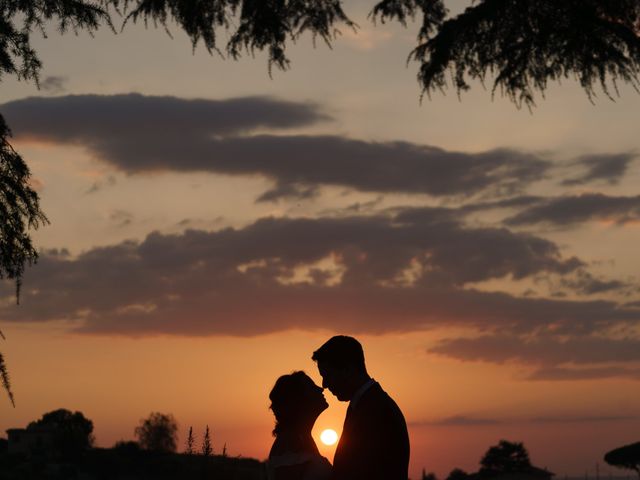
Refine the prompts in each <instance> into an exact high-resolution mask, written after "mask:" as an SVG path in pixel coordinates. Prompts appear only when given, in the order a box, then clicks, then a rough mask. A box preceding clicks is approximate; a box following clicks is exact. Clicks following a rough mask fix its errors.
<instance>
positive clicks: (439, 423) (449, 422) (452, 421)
mask: <svg viewBox="0 0 640 480" xmlns="http://www.w3.org/2000/svg"><path fill="white" fill-rule="evenodd" d="M503 423H505V422H504V421H503V420H498V419H495V418H479V417H467V416H464V415H456V416H453V417H447V418H442V419H437V420H432V421H422V422H420V421H418V422H410V423H409V425H410V426H411V427H416V426H418V427H421V426H425V425H429V426H434V427H483V426H488V425H501V424H503Z"/></svg>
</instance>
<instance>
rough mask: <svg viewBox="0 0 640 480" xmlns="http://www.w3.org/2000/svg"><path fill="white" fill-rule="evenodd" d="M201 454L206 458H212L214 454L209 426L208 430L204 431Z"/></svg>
mask: <svg viewBox="0 0 640 480" xmlns="http://www.w3.org/2000/svg"><path fill="white" fill-rule="evenodd" d="M201 452H202V455H204V456H205V457H210V456H211V454H212V453H213V447H212V446H211V437H210V435H209V425H207V429H206V430H205V431H204V437H202V449H201Z"/></svg>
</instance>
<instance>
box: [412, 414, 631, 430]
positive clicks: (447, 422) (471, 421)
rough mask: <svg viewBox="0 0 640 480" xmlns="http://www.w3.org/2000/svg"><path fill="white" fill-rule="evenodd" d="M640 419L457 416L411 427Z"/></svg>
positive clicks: (414, 424)
mask: <svg viewBox="0 0 640 480" xmlns="http://www.w3.org/2000/svg"><path fill="white" fill-rule="evenodd" d="M639 418H640V417H637V416H633V415H584V416H569V415H560V414H559V415H555V416H545V417H533V418H481V417H467V416H464V415H456V416H453V417H447V418H442V419H436V420H424V421H412V422H409V426H410V427H424V426H434V427H439V426H442V427H456V426H462V427H485V426H493V425H518V424H549V423H553V424H557V423H609V422H629V421H637V420H638V419H639Z"/></svg>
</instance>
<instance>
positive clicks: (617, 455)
mask: <svg viewBox="0 0 640 480" xmlns="http://www.w3.org/2000/svg"><path fill="white" fill-rule="evenodd" d="M604 461H605V462H607V463H608V464H609V465H611V466H613V467H618V468H626V469H628V470H635V471H636V473H637V474H638V477H639V478H640V442H637V443H632V444H630V445H625V446H623V447H619V448H616V449H613V450H611V451H610V452H608V453H607V454H606V455H605V456H604Z"/></svg>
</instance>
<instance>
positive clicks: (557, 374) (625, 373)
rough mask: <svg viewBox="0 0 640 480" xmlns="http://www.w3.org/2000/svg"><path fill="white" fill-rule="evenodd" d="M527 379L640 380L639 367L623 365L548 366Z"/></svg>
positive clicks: (564, 380) (555, 380)
mask: <svg viewBox="0 0 640 480" xmlns="http://www.w3.org/2000/svg"><path fill="white" fill-rule="evenodd" d="M528 378H529V380H539V381H553V382H558V381H563V382H566V381H577V380H605V379H611V378H619V379H626V380H640V368H624V367H593V368H563V367H549V368H540V369H538V370H536V371H534V372H533V373H532V374H531V375H530V376H529V377H528Z"/></svg>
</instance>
